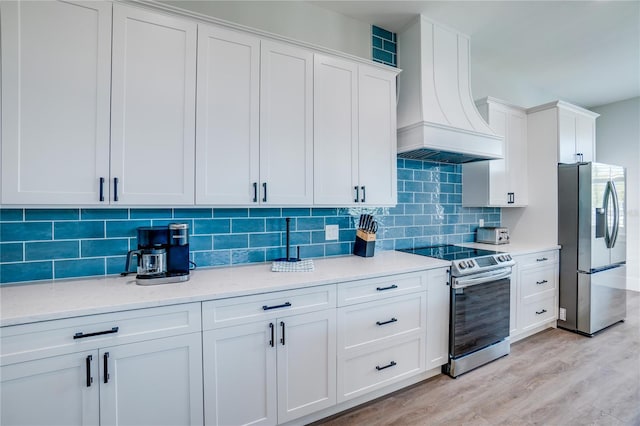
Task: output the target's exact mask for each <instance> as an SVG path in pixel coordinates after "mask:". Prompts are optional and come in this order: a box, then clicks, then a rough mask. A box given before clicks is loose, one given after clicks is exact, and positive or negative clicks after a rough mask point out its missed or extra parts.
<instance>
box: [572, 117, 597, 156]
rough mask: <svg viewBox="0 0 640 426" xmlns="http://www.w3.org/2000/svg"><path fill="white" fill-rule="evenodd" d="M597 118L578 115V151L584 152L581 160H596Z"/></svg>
mask: <svg viewBox="0 0 640 426" xmlns="http://www.w3.org/2000/svg"><path fill="white" fill-rule="evenodd" d="M595 143H596V120H595V118H591V117H585V116H584V115H579V114H578V115H576V153H579V154H582V157H581V161H585V162H591V161H596V158H595V157H596V156H595Z"/></svg>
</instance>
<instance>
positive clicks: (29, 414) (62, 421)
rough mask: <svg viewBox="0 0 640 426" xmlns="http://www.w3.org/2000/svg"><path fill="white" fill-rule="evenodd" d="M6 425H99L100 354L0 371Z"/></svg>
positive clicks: (23, 364)
mask: <svg viewBox="0 0 640 426" xmlns="http://www.w3.org/2000/svg"><path fill="white" fill-rule="evenodd" d="M0 383H1V386H2V392H1V394H0V398H1V401H0V406H1V407H2V410H0V423H2V424H3V425H97V424H98V423H99V420H100V419H99V415H100V411H99V401H100V399H99V391H98V387H99V386H100V383H99V373H98V352H97V351H91V352H81V353H75V354H70V355H61V356H56V357H51V358H44V359H38V360H35V361H27V362H21V363H17V364H11V365H5V366H2V367H0Z"/></svg>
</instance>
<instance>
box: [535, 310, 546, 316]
mask: <svg viewBox="0 0 640 426" xmlns="http://www.w3.org/2000/svg"><path fill="white" fill-rule="evenodd" d="M546 313H547V310H546V309H543V310H541V311H536V315H542V314H546Z"/></svg>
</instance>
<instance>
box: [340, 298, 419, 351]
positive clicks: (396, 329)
mask: <svg viewBox="0 0 640 426" xmlns="http://www.w3.org/2000/svg"><path fill="white" fill-rule="evenodd" d="M426 299H427V294H426V292H423V293H416V294H409V295H405V296H398V297H392V298H389V299H387V300H380V301H378V302H370V303H361V304H358V305H351V306H346V307H342V308H338V351H339V352H340V353H341V352H346V351H349V350H354V349H356V348H362V347H364V346H367V345H371V344H375V343H378V342H381V341H385V340H388V339H390V338H392V337H396V336H401V335H405V334H408V333H412V332H420V331H421V330H423V331H424V329H425V322H426V317H427V314H426V306H427V300H426Z"/></svg>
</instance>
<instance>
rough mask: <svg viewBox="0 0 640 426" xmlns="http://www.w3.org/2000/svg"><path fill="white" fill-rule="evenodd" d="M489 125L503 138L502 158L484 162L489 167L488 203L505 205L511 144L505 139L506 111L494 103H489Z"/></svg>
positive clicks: (506, 137)
mask: <svg viewBox="0 0 640 426" xmlns="http://www.w3.org/2000/svg"><path fill="white" fill-rule="evenodd" d="M489 126H490V127H491V130H493V131H494V132H495V133H496V134H497V135H498V136H502V137H504V138H505V143H504V145H505V146H504V153H505V155H504V159H503V160H492V161H487V162H486V163H487V167H488V168H489V205H493V206H505V205H507V202H508V201H509V200H508V197H507V192H509V191H508V188H507V167H508V162H509V161H510V159H511V158H510V157H511V156H510V154H511V144H510V143H509V142H510V141H509V140H507V139H508V137H509V130H508V129H509V114H508V112H507V111H506V110H504V109H502V108H499V107H496V106H495V105H490V106H489ZM480 164H481V163H480Z"/></svg>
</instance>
